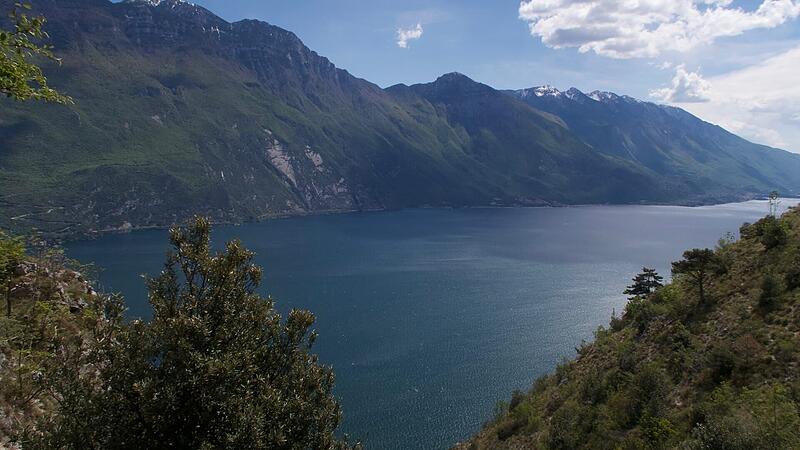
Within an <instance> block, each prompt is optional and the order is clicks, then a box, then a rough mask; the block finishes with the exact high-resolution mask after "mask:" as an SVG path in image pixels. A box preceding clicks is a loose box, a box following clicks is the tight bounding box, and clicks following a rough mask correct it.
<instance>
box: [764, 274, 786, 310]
mask: <svg viewBox="0 0 800 450" xmlns="http://www.w3.org/2000/svg"><path fill="white" fill-rule="evenodd" d="M782 293H783V287H782V286H781V283H780V281H779V280H778V278H777V277H775V276H774V275H772V274H771V273H768V274H767V275H765V276H764V279H763V280H762V281H761V293H760V294H759V296H758V305H759V306H760V307H762V308H764V309H771V308H774V307H775V306H777V304H778V301H779V298H780V295H781V294H782Z"/></svg>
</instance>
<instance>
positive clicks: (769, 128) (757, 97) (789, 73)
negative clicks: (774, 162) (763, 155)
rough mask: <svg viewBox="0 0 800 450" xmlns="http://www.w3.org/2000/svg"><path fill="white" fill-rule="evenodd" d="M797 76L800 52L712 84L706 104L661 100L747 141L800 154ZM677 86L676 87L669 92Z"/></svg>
mask: <svg viewBox="0 0 800 450" xmlns="http://www.w3.org/2000/svg"><path fill="white" fill-rule="evenodd" d="M799 73H800V46H798V47H796V48H794V49H792V50H789V51H786V52H784V53H781V54H779V55H777V56H773V57H771V58H766V59H765V60H764V61H762V62H760V63H758V64H754V65H751V66H749V67H745V68H744V69H740V70H736V71H733V72H729V73H726V74H722V75H719V76H715V77H711V78H709V79H708V81H707V82H706V83H707V84H706V85H705V88H704V91H703V92H704V93H703V95H704V97H705V98H706V99H707V101H705V102H688V101H686V98H681V97H680V96H678V97H674V98H664V97H663V96H662V97H661V98H662V99H664V100H666V101H667V102H669V103H672V104H675V105H677V106H680V107H682V108H684V109H686V110H688V111H689V112H691V113H693V114H695V115H697V116H698V117H701V118H703V119H705V120H707V121H709V122H713V123H716V124H718V125H720V126H722V127H724V128H726V129H728V130H730V131H732V132H734V133H737V134H739V135H741V136H743V137H745V138H747V139H750V140H753V141H755V142H759V143H762V144H767V145H771V146H774V147H779V148H784V149H786V150H790V151H794V152H797V153H800V126H798V119H800V83H798V82H797V79H798V76H797V74H799ZM676 78H677V75H676ZM701 78H702V77H701ZM674 86H675V82H674V81H673V86H672V87H670V88H665V89H673V88H674ZM664 92H665V91H662V92H660V93H661V94H663V93H664Z"/></svg>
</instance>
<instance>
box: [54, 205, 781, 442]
mask: <svg viewBox="0 0 800 450" xmlns="http://www.w3.org/2000/svg"><path fill="white" fill-rule="evenodd" d="M795 203H797V201H794V200H785V201H784V202H783V206H788V205H790V204H795ZM766 212H767V205H766V203H765V202H747V203H740V204H730V205H719V206H708V207H700V208H682V207H659V206H592V207H573V208H539V209H514V208H511V209H462V210H439V209H431V210H406V211H398V212H380V213H365V214H348V215H335V216H314V217H303V218H292V219H286V220H275V221H268V222H263V223H258V224H248V225H243V226H219V227H216V229H215V236H216V238H217V242H218V243H220V242H222V241H223V240H228V239H231V238H234V237H238V238H240V239H242V240H243V241H244V243H245V244H246V245H247V246H248V247H249V248H251V249H253V250H255V251H256V252H257V253H258V262H259V263H260V264H262V265H263V266H264V268H265V273H266V277H265V283H264V292H265V293H269V294H271V295H273V296H274V297H275V298H276V299H277V302H278V303H277V304H278V307H279V309H280V310H281V311H287V310H288V309H289V308H292V307H299V308H308V309H311V310H312V311H314V312H315V313H316V314H317V317H318V323H317V329H318V330H319V332H320V339H319V341H318V344H317V346H316V347H315V350H316V351H317V352H318V353H319V354H320V355H321V358H322V359H323V361H325V362H326V363H329V364H332V365H333V366H334V368H335V370H336V378H337V389H336V391H337V395H339V396H340V397H341V399H342V403H343V407H344V412H345V423H344V431H346V432H348V433H350V434H351V435H353V436H355V437H358V438H361V439H363V440H364V441H365V443H366V444H367V448H370V449H372V448H374V449H412V450H413V449H420V450H422V449H439V448H448V447H449V446H450V445H452V444H453V443H455V442H456V441H458V440H460V439H464V438H466V437H468V436H469V435H470V434H471V433H473V432H475V431H477V430H478V429H479V427H480V425H481V423H482V422H483V421H485V420H486V419H488V418H489V417H490V416H491V414H492V408H493V406H494V404H495V403H496V401H497V400H502V399H508V398H509V397H510V394H511V391H512V390H513V389H527V388H528V387H530V385H531V383H532V382H533V381H534V379H535V378H536V377H537V376H539V375H541V374H543V373H545V372H547V371H550V370H552V369H553V367H554V366H555V364H556V363H557V362H558V361H559V360H560V359H562V358H564V357H571V356H573V355H574V347H575V346H577V345H579V344H580V342H581V340H582V339H591V337H592V332H593V331H594V330H595V329H596V328H597V326H599V325H605V324H606V323H607V322H608V319H609V317H610V316H611V313H612V311H613V310H616V311H617V312H620V311H621V310H622V308H623V306H624V304H625V298H624V296H623V295H622V294H620V292H621V291H622V290H623V289H624V287H625V285H626V284H627V283H628V281H629V280H630V278H631V277H632V276H633V275H634V274H635V273H636V272H637V271H638V270H639V269H640V268H641V267H642V266H643V265H648V266H653V267H656V268H657V269H658V271H659V272H661V273H663V274H667V273H668V267H669V263H670V261H672V260H675V259H677V258H678V257H679V256H680V254H681V253H682V251H683V250H684V249H686V248H689V247H695V246H703V247H704V246H713V245H714V244H715V243H716V241H717V239H718V238H719V237H721V236H722V235H723V234H724V233H725V232H729V231H730V232H736V231H737V230H738V229H739V226H740V225H741V223H742V222H744V221H754V220H757V219H758V218H759V217H761V216H763V215H764V214H765V213H766ZM166 240H167V235H166V232H165V231H163V230H159V231H143V232H136V233H132V234H127V235H114V236H107V237H104V238H102V239H99V240H97V241H92V242H79V243H75V244H72V245H70V246H69V247H68V254H69V256H71V257H73V258H77V259H80V260H81V261H84V262H88V261H94V262H96V263H97V264H98V265H99V266H100V267H103V268H104V269H105V271H104V272H103V273H102V274H101V277H100V278H101V282H102V287H103V288H104V289H105V290H107V291H109V290H118V291H122V292H123V293H124V294H125V297H126V299H127V302H128V305H129V307H130V312H129V313H130V316H148V315H149V306H148V305H147V303H146V295H145V289H144V286H143V283H142V280H141V279H140V278H139V277H138V276H137V274H140V273H156V272H157V271H159V270H160V268H161V264H162V262H163V254H164V251H165V249H166ZM120 255H126V257H125V258H120Z"/></svg>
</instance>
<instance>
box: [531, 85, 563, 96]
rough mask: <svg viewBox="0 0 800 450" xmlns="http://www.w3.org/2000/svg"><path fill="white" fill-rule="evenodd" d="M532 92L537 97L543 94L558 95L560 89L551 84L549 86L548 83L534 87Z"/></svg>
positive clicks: (559, 94)
mask: <svg viewBox="0 0 800 450" xmlns="http://www.w3.org/2000/svg"><path fill="white" fill-rule="evenodd" d="M533 93H534V95H536V96H537V97H545V96H550V97H560V96H561V91H559V90H558V89H556V88H554V87H553V86H550V85H549V84H547V85H544V86H539V87H537V88H534V89H533Z"/></svg>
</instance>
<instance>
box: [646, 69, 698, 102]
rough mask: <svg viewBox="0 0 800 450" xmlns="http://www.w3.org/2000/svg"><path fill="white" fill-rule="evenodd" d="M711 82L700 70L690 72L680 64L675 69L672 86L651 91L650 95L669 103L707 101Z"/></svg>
mask: <svg viewBox="0 0 800 450" xmlns="http://www.w3.org/2000/svg"><path fill="white" fill-rule="evenodd" d="M710 89H711V83H709V82H708V81H707V80H706V79H705V78H703V76H702V75H700V73H698V72H689V71H687V70H686V66H684V65H680V66H678V67H677V68H676V69H675V77H674V78H673V79H672V86H670V87H665V88H662V89H657V90H655V91H652V92H650V96H652V97H655V98H658V99H660V100H662V101H665V102H668V103H699V102H707V101H708V100H709V98H708V92H709V90H710Z"/></svg>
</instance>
